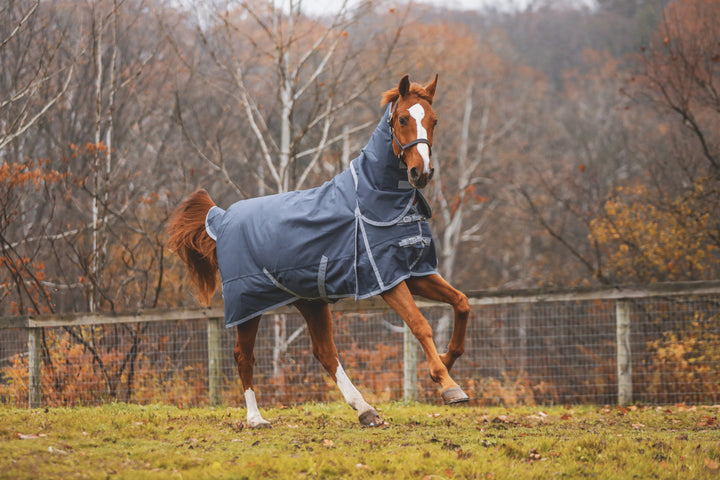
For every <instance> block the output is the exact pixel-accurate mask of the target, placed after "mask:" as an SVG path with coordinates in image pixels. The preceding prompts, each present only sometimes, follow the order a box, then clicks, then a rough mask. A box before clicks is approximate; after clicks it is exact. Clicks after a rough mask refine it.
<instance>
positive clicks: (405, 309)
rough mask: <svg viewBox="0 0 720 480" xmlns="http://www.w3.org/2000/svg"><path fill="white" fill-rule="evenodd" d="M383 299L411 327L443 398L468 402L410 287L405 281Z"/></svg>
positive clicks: (449, 402) (454, 401)
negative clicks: (441, 356) (450, 370)
mask: <svg viewBox="0 0 720 480" xmlns="http://www.w3.org/2000/svg"><path fill="white" fill-rule="evenodd" d="M382 297H383V299H385V301H386V302H387V303H388V305H390V307H392V309H393V310H395V311H396V312H397V313H398V315H400V317H401V318H402V319H403V320H404V321H405V323H406V324H407V325H408V327H410V330H411V331H412V333H413V335H415V338H417V339H418V342H420V346H421V347H422V349H423V351H424V352H425V357H426V358H427V361H428V365H429V366H430V378H432V380H433V381H434V382H435V383H437V384H439V385H440V388H441V391H442V398H443V400H444V401H445V403H446V404H453V403H460V402H467V401H468V396H467V395H466V394H465V392H463V391H462V389H461V388H460V387H459V386H458V384H457V383H455V381H454V380H453V379H452V378H451V377H450V373H449V372H448V368H447V366H446V365H445V363H444V362H443V361H442V359H441V358H440V355H438V352H437V349H436V348H435V343H434V342H433V335H432V328H430V325H429V324H428V321H427V320H426V319H425V317H424V316H423V315H422V313H421V312H420V309H419V308H418V307H417V305H416V304H415V301H414V300H413V298H412V295H411V294H410V289H409V288H408V286H407V284H406V283H405V282H401V283H399V284H398V285H397V286H395V287H393V288H392V289H390V290H388V291H387V292H385V293H383V294H382Z"/></svg>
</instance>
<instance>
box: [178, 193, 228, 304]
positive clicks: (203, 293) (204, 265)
mask: <svg viewBox="0 0 720 480" xmlns="http://www.w3.org/2000/svg"><path fill="white" fill-rule="evenodd" d="M214 206H215V202H213V201H212V199H211V198H210V195H208V193H207V192H206V191H205V190H203V189H198V190H196V191H194V192H193V193H192V194H191V195H190V196H189V197H188V198H187V199H186V200H185V201H184V202H183V203H181V204H180V206H179V207H177V209H176V210H175V211H174V212H173V214H172V216H171V217H170V221H169V223H168V227H167V233H168V235H169V237H170V238H169V240H168V243H167V246H168V248H169V249H170V250H171V251H173V252H175V253H177V254H178V256H179V257H180V258H181V259H182V261H183V262H185V264H186V265H187V267H188V272H189V273H190V281H191V282H192V283H193V284H194V285H195V286H196V287H197V289H198V292H199V300H200V303H201V304H203V305H205V306H209V305H210V299H211V298H212V296H213V293H215V289H216V288H217V283H218V282H217V273H218V261H217V252H216V249H215V240H213V239H212V237H210V235H208V234H207V231H206V230H205V217H206V216H207V213H208V211H209V210H210V209H211V208H212V207H214Z"/></svg>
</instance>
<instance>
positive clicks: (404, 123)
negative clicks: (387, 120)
mask: <svg viewBox="0 0 720 480" xmlns="http://www.w3.org/2000/svg"><path fill="white" fill-rule="evenodd" d="M398 122H400V125H402V126H403V127H404V126H405V125H407V118H405V117H400V118H398Z"/></svg>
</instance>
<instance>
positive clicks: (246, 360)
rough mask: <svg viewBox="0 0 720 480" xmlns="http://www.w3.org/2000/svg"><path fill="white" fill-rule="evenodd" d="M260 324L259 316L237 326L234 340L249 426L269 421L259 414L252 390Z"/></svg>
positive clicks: (265, 423) (264, 424) (258, 425)
mask: <svg viewBox="0 0 720 480" xmlns="http://www.w3.org/2000/svg"><path fill="white" fill-rule="evenodd" d="M259 325H260V316H257V317H255V318H253V319H251V320H248V321H247V322H245V323H243V324H240V325H238V326H237V340H236V342H235V351H234V354H235V363H237V368H238V373H239V374H240V381H241V382H242V385H243V391H244V392H245V393H244V396H245V406H246V407H247V426H248V427H250V428H258V427H269V426H270V422H268V421H267V420H265V419H264V418H263V417H262V415H260V409H259V408H258V404H257V400H256V398H255V391H254V390H253V368H254V367H255V354H254V351H255V337H256V336H257V331H258V327H259Z"/></svg>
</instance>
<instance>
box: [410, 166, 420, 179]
mask: <svg viewBox="0 0 720 480" xmlns="http://www.w3.org/2000/svg"><path fill="white" fill-rule="evenodd" d="M410 177H411V178H412V179H413V180H417V179H418V178H419V177H420V175H419V174H418V169H417V168H415V167H412V168H411V169H410Z"/></svg>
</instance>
